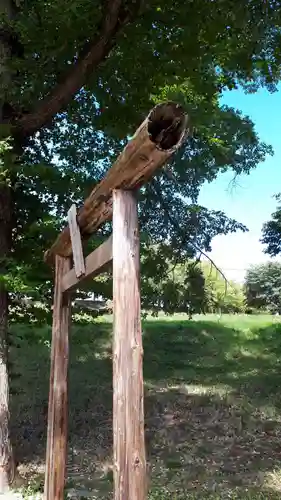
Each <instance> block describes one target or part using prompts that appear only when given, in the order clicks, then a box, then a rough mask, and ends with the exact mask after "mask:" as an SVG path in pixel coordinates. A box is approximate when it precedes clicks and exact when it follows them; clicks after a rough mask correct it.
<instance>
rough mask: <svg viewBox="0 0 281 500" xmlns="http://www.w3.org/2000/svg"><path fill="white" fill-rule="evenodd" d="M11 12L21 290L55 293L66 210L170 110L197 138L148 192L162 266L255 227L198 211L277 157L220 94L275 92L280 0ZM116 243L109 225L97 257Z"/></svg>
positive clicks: (7, 117) (40, 4)
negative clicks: (157, 109)
mask: <svg viewBox="0 0 281 500" xmlns="http://www.w3.org/2000/svg"><path fill="white" fill-rule="evenodd" d="M6 5H7V6H8V7H7V8H6V11H5V12H4V15H3V16H2V20H3V24H2V31H1V40H2V42H3V41H4V44H6V45H5V46H6V49H7V58H6V72H5V78H4V77H3V82H2V83H3V85H2V86H1V90H0V93H1V100H2V103H3V110H2V111H3V113H2V124H1V129H0V131H1V135H2V137H6V136H7V135H11V136H12V137H13V138H14V142H13V144H14V150H13V152H12V153H11V154H13V156H12V159H11V161H10V162H9V161H8V160H7V158H6V165H10V167H9V169H8V170H9V176H10V184H11V187H12V192H13V206H14V217H13V221H14V229H13V242H12V246H13V248H12V256H13V260H12V261H11V260H10V261H9V262H8V263H7V267H8V274H9V275H13V276H15V273H17V274H18V276H19V280H18V281H17V285H16V284H15V283H14V284H12V285H11V290H14V291H15V292H17V291H22V290H25V291H28V292H29V293H30V294H33V295H36V296H39V297H42V296H43V297H44V296H45V295H48V294H49V292H50V289H51V280H50V274H49V270H48V269H46V268H45V266H44V265H43V264H42V252H43V248H44V247H45V248H46V247H47V246H49V244H50V243H51V241H52V239H53V238H54V236H55V232H56V231H57V230H58V229H59V228H60V227H61V225H62V224H63V220H64V219H63V218H64V216H65V214H66V210H67V208H68V207H69V206H70V204H71V203H72V202H76V203H78V204H79V203H80V202H81V201H82V199H83V198H84V197H85V195H86V194H87V193H88V192H89V190H90V187H92V186H93V185H95V183H97V182H98V181H99V180H100V179H101V177H102V176H103V174H104V172H105V171H106V169H108V168H109V166H110V164H111V163H112V160H113V158H114V157H115V156H116V155H117V154H118V152H119V151H120V150H121V149H122V147H123V145H124V140H126V137H127V136H128V135H129V134H131V133H132V132H133V131H134V129H135V127H136V126H137V125H138V124H139V122H140V120H141V119H142V118H143V117H144V116H145V115H146V114H147V111H148V110H149V108H150V107H151V106H152V105H153V104H155V103H157V102H159V101H160V100H163V99H170V98H173V99H176V100H178V101H180V102H181V103H182V104H183V105H184V106H185V107H186V109H187V112H188V113H189V115H190V119H191V123H192V131H191V135H190V137H189V139H188V140H187V141H186V143H185V144H184V146H183V147H182V149H181V150H180V151H179V152H178V154H177V155H175V157H174V158H173V160H172V162H171V164H170V166H169V169H168V170H167V169H166V170H163V171H161V172H160V173H159V174H158V176H157V178H155V179H154V181H153V182H151V183H150V184H148V185H147V186H146V187H145V188H143V190H142V191H141V193H140V202H141V203H140V221H141V228H142V231H143V232H144V233H145V234H146V236H147V237H148V238H149V239H150V243H149V245H150V246H151V241H152V242H154V243H156V242H157V244H158V245H159V247H158V248H159V252H158V254H157V259H158V260H159V262H161V260H162V261H165V259H166V253H167V252H168V254H169V257H170V259H172V260H173V259H174V261H176V262H185V261H186V259H187V257H188V258H190V257H192V256H193V255H194V254H196V253H198V251H200V250H205V251H208V250H210V244H211V240H212V238H213V237H214V236H215V235H217V234H224V233H227V232H229V231H236V230H237V229H242V230H245V229H246V228H245V227H244V226H243V225H241V224H239V223H237V222H236V221H234V220H230V219H228V218H227V216H226V215H225V214H224V213H222V212H215V211H209V210H207V209H206V208H205V207H201V206H198V204H197V197H198V193H199V189H200V187H201V186H202V184H203V183H204V182H206V181H207V182H210V181H212V180H214V179H215V178H216V176H217V175H218V174H219V173H220V172H224V171H226V170H228V169H231V170H232V171H233V175H238V174H240V173H249V172H250V171H251V169H253V168H254V167H255V166H256V165H257V164H258V163H259V162H260V161H263V160H264V159H265V156H266V154H268V153H271V148H270V147H269V146H267V145H266V144H264V143H263V142H262V141H260V139H259V137H258V136H257V134H256V132H255V129H254V125H253V123H252V121H251V120H250V119H249V118H248V117H246V116H243V115H242V114H241V113H240V112H239V111H237V110H235V109H232V108H229V107H227V106H221V105H220V96H221V94H222V92H223V91H224V90H227V89H234V88H237V86H238V85H240V86H242V87H244V88H245V90H246V91H249V92H251V91H255V90H256V89H257V88H258V87H260V86H266V87H267V88H268V89H269V90H270V91H274V90H275V85H276V84H277V82H278V81H279V77H280V62H281V37H280V24H281V16H280V13H281V9H280V2H276V1H272V2H266V3H264V2H263V1H262V0H258V1H257V0H256V1H253V0H251V1H249V0H247V1H246V0H243V1H242V0H241V1H239V2H230V1H229V0H227V1H226V0H219V1H216V2H214V1H207V0H202V1H201V2H195V1H189V2H174V1H173V2H164V1H161V0H160V1H157V2H154V1H153V2H139V1H136V2H135V1H134V2H133V1H129V0H108V1H106V2H100V1H98V0H96V1H94V2H92V1H91V2H89V0H79V2H77V1H76V0H70V1H69V0H68V1H67V2H66V1H65V0H54V1H52V2H45V1H43V0H30V1H29V0H28V1H25V2H23V1H20V0H19V1H17V2H16V3H14V2H12V1H10V2H9V1H8V0H7V2H6ZM15 154H16V155H17V157H15V156H14V155H15ZM19 155H20V161H17V159H18V157H19ZM5 168H6V167H5ZM109 231H110V224H108V225H106V226H105V227H104V228H103V229H102V230H101V231H100V232H99V233H98V235H97V238H96V239H95V240H94V241H93V243H92V245H97V244H98V243H99V242H100V241H101V240H102V238H103V237H104V236H105V235H106V234H108V232H109ZM167 242H168V244H167ZM167 247H168V248H167ZM31 249H32V251H31ZM153 262H154V261H153V255H152V256H151V266H152V265H153ZM160 268H161V266H160ZM163 276H164V275H163Z"/></svg>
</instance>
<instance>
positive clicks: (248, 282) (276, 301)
mask: <svg viewBox="0 0 281 500" xmlns="http://www.w3.org/2000/svg"><path fill="white" fill-rule="evenodd" d="M245 293H246V297H247V303H248V306H250V307H254V308H257V309H267V310H269V311H271V312H278V313H281V263H280V262H268V263H266V264H260V265H257V266H253V267H251V268H250V269H249V270H248V271H247V274H246V278H245Z"/></svg>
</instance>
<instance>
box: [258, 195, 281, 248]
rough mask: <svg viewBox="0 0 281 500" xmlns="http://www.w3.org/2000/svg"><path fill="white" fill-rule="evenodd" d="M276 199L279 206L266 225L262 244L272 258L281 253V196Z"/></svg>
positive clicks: (263, 230)
mask: <svg viewBox="0 0 281 500" xmlns="http://www.w3.org/2000/svg"><path fill="white" fill-rule="evenodd" d="M276 199H277V202H278V206H277V208H276V211H275V212H274V213H273V214H272V216H271V220H269V221H268V222H266V223H265V224H264V226H263V229H262V239H261V242H262V243H263V244H264V245H266V248H265V252H266V253H267V254H269V255H270V256H271V257H275V256H276V255H278V254H280V252H281V194H278V195H276Z"/></svg>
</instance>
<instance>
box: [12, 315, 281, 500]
mask: <svg viewBox="0 0 281 500" xmlns="http://www.w3.org/2000/svg"><path fill="white" fill-rule="evenodd" d="M13 336H14V338H16V337H17V338H18V342H17V346H15V347H14V348H13V350H12V360H13V370H14V371H16V372H17V373H18V374H19V375H20V377H19V378H17V379H15V381H14V382H13V386H14V389H17V390H18V394H17V395H15V396H13V398H12V419H13V421H12V430H13V436H14V439H15V445H16V451H17V455H18V457H19V459H20V467H19V470H20V472H21V475H22V476H23V477H24V478H25V480H26V481H27V480H31V481H33V480H34V478H39V479H37V483H36V484H37V486H38V489H39V490H40V488H41V487H42V477H43V471H44V459H45V442H46V420H47V398H48V378H49V354H50V329H49V328H44V329H34V328H31V327H30V328H28V327H23V326H20V325H18V326H14V327H13ZM20 337H21V338H20ZM111 337H112V324H111V318H103V319H102V320H99V321H96V322H95V323H93V324H89V325H84V326H78V325H77V326H74V327H73V329H72V333H71V359H70V419H69V456H68V467H67V491H71V490H76V491H77V492H78V493H79V492H80V498H82V497H83V498H91V499H95V498H99V499H110V498H112V458H111V457H112V382H111V381H112V361H111ZM143 343H144V377H145V417H146V420H145V426H146V429H145V430H146V449H147V459H148V464H149V466H148V469H149V499H150V500H162V499H163V500H164V499H171V500H172V499H173V500H183V499H210V500H216V499H229V498H230V499H231V498H232V499H256V500H258V499H279V498H280V496H281V439H280V438H281V414H280V411H281V392H280V391H281V389H280V387H281V323H279V321H278V318H277V319H275V318H272V317H270V316H244V315H241V316H238V315H234V316H222V317H221V318H219V317H217V316H199V317H198V316H196V317H195V318H194V320H193V321H188V319H187V318H186V317H185V316H180V315H179V316H173V317H165V316H163V317H162V316H161V317H160V318H158V319H155V318H147V319H146V321H144V322H143ZM38 481H39V482H38ZM32 488H34V486H33V485H31V486H30V491H32ZM78 498H79V496H78ZM128 500H129V499H128Z"/></svg>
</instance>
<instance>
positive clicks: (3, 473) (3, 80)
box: [0, 0, 14, 494]
mask: <svg viewBox="0 0 281 500" xmlns="http://www.w3.org/2000/svg"><path fill="white" fill-rule="evenodd" d="M0 14H1V15H2V14H4V15H7V17H8V18H9V19H12V17H13V14H14V12H13V3H12V1H11V0H0ZM10 54H11V50H10V47H9V46H8V45H7V42H6V41H5V40H3V39H2V38H1V37H0V127H1V124H3V123H4V122H5V119H6V118H7V117H4V113H3V109H4V104H5V100H6V99H5V97H6V89H7V87H8V86H9V85H10V81H11V75H10V71H9V69H8V65H7V61H8V60H9V58H10ZM1 132H2V131H1ZM0 138H1V139H3V134H2V133H1V135H0ZM0 168H1V165H0ZM4 170H5V165H4ZM11 243H12V203H11V189H10V187H9V185H8V183H7V182H6V181H5V179H4V181H2V183H0V277H1V275H3V274H5V272H6V258H7V257H9V256H10V252H11ZM7 330H8V292H7V290H6V287H5V283H4V282H3V281H2V280H0V494H3V493H5V492H6V491H7V490H8V489H9V484H10V482H11V481H12V480H13V476H14V460H13V453H12V445H11V440H10V426H9V422H10V414H9V375H8V346H7V333H8V332H7Z"/></svg>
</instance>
